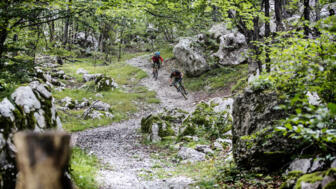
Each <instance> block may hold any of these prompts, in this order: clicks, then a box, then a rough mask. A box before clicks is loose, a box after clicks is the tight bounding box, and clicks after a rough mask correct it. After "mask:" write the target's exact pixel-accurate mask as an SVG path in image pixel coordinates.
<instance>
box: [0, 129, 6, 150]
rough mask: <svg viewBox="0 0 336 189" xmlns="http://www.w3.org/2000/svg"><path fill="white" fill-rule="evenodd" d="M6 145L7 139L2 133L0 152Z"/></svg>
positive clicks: (0, 136)
mask: <svg viewBox="0 0 336 189" xmlns="http://www.w3.org/2000/svg"><path fill="white" fill-rule="evenodd" d="M5 145H6V139H5V137H4V135H3V134H2V133H1V132H0V152H1V151H2V149H3V148H4V147H5Z"/></svg>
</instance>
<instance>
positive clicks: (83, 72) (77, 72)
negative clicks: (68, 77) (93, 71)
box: [76, 68, 89, 74]
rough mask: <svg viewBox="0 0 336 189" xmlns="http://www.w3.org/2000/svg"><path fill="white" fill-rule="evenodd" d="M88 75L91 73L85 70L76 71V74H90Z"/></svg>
mask: <svg viewBox="0 0 336 189" xmlns="http://www.w3.org/2000/svg"><path fill="white" fill-rule="evenodd" d="M88 73H89V72H88V71H86V70H85V69H83V68H78V70H77V71H76V74H88Z"/></svg>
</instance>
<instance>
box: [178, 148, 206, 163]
mask: <svg viewBox="0 0 336 189" xmlns="http://www.w3.org/2000/svg"><path fill="white" fill-rule="evenodd" d="M177 156H178V157H180V158H181V159H182V160H183V161H182V163H187V162H196V161H204V160H205V154H204V153H201V152H198V151H196V150H194V149H192V148H186V147H182V148H181V149H180V151H179V152H178V154H177Z"/></svg>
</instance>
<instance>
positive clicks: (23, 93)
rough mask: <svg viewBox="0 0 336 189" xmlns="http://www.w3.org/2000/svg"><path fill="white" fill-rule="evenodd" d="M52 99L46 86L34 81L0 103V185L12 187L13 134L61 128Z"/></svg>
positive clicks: (13, 174) (13, 183) (13, 178)
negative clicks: (22, 131)
mask: <svg viewBox="0 0 336 189" xmlns="http://www.w3.org/2000/svg"><path fill="white" fill-rule="evenodd" d="M61 127H62V126H61V121H60V119H59V117H58V116H57V113H56V109H55V105H54V99H53V97H52V95H51V93H50V88H48V86H47V85H45V84H41V83H39V82H37V81H34V82H32V83H30V84H29V85H28V86H22V87H19V88H17V89H16V90H15V91H14V92H13V93H12V94H11V95H10V96H9V97H7V98H4V99H3V100H2V101H1V102H0V178H1V179H2V181H1V182H0V188H3V187H4V186H6V187H8V188H14V186H15V179H16V173H17V169H16V164H15V151H16V149H15V146H14V145H13V140H12V137H13V135H14V133H16V132H17V131H19V130H25V129H30V130H34V131H37V132H41V131H43V130H44V129H50V128H61Z"/></svg>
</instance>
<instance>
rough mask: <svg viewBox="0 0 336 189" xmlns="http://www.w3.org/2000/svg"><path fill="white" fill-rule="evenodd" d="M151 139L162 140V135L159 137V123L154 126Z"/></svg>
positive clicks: (153, 140) (154, 140)
mask: <svg viewBox="0 0 336 189" xmlns="http://www.w3.org/2000/svg"><path fill="white" fill-rule="evenodd" d="M151 141H152V142H160V141H161V137H159V126H158V125H157V124H154V125H153V126H152V133H151Z"/></svg>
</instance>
